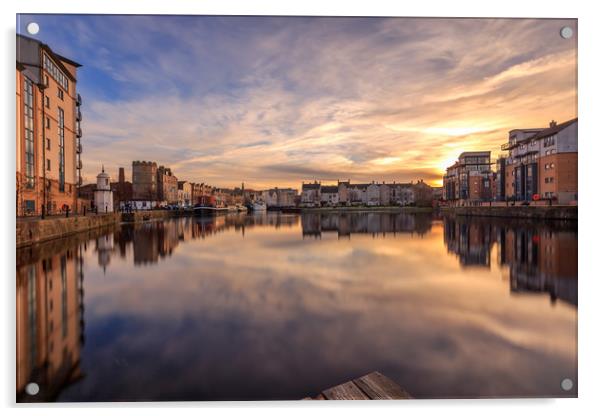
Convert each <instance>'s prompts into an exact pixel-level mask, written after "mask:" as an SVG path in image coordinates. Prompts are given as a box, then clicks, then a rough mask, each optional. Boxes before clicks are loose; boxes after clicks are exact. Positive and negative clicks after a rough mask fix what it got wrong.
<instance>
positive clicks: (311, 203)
mask: <svg viewBox="0 0 602 416" xmlns="http://www.w3.org/2000/svg"><path fill="white" fill-rule="evenodd" d="M320 188H321V184H320V183H319V182H317V181H314V182H313V183H305V182H303V183H302V184H301V206H304V207H318V206H320V201H321V196H320V193H321V192H320Z"/></svg>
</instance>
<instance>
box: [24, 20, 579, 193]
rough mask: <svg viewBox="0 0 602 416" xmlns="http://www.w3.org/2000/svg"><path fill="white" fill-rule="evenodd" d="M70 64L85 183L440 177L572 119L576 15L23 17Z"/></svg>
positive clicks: (256, 183)
mask: <svg viewBox="0 0 602 416" xmlns="http://www.w3.org/2000/svg"><path fill="white" fill-rule="evenodd" d="M30 21H36V22H38V23H39V24H40V27H41V29H40V32H39V33H38V35H36V36H35V37H36V38H38V39H39V40H41V41H43V42H45V43H48V44H49V45H50V47H51V48H53V49H54V50H55V51H56V52H58V53H60V54H62V55H64V56H66V57H68V58H70V59H73V60H75V61H77V62H79V63H81V64H82V65H83V66H82V68H80V71H79V80H78V84H77V87H78V91H79V92H80V93H81V95H82V98H83V107H82V112H83V116H84V119H83V122H82V129H83V132H84V136H83V138H82V143H83V148H84V153H83V163H84V178H85V181H86V182H90V181H92V180H94V178H95V176H96V174H97V173H98V172H99V170H100V167H101V164H104V166H105V168H106V169H107V170H108V172H109V173H110V174H111V175H112V176H115V177H116V175H117V168H118V167H120V166H123V167H125V168H126V177H127V178H128V179H129V177H130V176H131V162H132V160H154V161H156V162H157V163H159V164H163V165H165V166H169V167H171V168H172V170H173V172H174V174H175V175H176V176H177V177H178V179H181V180H190V181H195V182H206V183H209V184H212V185H217V186H230V187H232V186H238V185H240V183H241V182H242V181H244V182H245V185H246V186H248V187H253V188H267V187H271V186H281V187H283V186H293V187H296V188H300V183H301V181H313V180H314V179H317V180H322V181H336V180H337V179H351V180H352V181H358V182H368V181H372V180H376V181H383V180H386V181H393V180H395V181H408V182H409V181H410V180H417V179H421V178H422V179H424V180H425V181H427V182H429V183H430V184H432V185H440V184H441V175H442V173H443V172H444V168H445V167H446V166H448V165H450V164H451V163H453V161H454V160H455V159H456V158H457V156H458V155H459V154H460V153H461V152H462V151H466V150H491V151H492V152H493V153H492V155H493V156H497V154H499V153H501V151H500V145H501V144H502V143H503V142H504V141H505V140H507V134H508V130H511V129H513V128H524V127H543V126H547V124H548V123H549V121H550V120H552V119H554V120H557V121H559V122H561V121H565V120H568V119H570V118H573V117H576V116H577V73H576V71H577V61H576V59H577V40H576V38H577V36H574V37H573V38H572V39H570V40H565V39H562V38H561V37H560V35H559V31H560V28H561V27H563V26H571V27H572V28H573V30H574V32H575V34H576V32H577V28H576V21H575V20H533V19H426V18H412V19H409V18H310V17H226V16H222V17H218V16H215V17H205V16H191V17H188V16H128V17H126V16H94V15H90V16H85V15H62V16H61V15H40V16H33V15H21V17H20V19H19V21H18V32H19V33H24V34H26V33H25V26H26V25H27V23H28V22H30Z"/></svg>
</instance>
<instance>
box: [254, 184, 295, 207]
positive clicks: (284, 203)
mask: <svg viewBox="0 0 602 416" xmlns="http://www.w3.org/2000/svg"><path fill="white" fill-rule="evenodd" d="M296 198H297V190H296V189H292V188H272V189H268V190H265V191H263V192H262V199H263V201H264V202H265V203H266V206H267V207H268V208H290V207H294V206H295V200H296Z"/></svg>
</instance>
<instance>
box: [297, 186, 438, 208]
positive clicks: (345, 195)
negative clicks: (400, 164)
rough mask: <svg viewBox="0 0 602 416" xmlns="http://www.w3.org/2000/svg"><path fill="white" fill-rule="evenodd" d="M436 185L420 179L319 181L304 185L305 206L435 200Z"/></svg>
mask: <svg viewBox="0 0 602 416" xmlns="http://www.w3.org/2000/svg"><path fill="white" fill-rule="evenodd" d="M432 200H433V188H432V187H430V186H429V185H428V184H426V183H425V182H424V181H422V180H420V181H418V182H417V183H415V184H414V183H398V182H393V183H385V182H382V183H377V182H375V181H372V183H351V182H350V181H349V180H348V181H346V182H341V181H337V185H322V184H321V183H319V182H317V181H315V182H313V183H303V184H302V186H301V206H303V207H317V206H349V205H350V206H361V205H367V206H388V205H401V206H406V205H414V204H416V203H420V204H421V205H428V206H430V205H431V204H432Z"/></svg>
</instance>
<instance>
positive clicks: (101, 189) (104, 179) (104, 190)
mask: <svg viewBox="0 0 602 416" xmlns="http://www.w3.org/2000/svg"><path fill="white" fill-rule="evenodd" d="M94 206H95V207H96V209H97V212H98V213H109V212H113V191H112V190H111V177H110V176H109V175H108V174H107V173H105V168H104V166H103V168H102V172H100V173H99V174H98V176H96V189H95V190H94Z"/></svg>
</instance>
